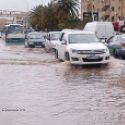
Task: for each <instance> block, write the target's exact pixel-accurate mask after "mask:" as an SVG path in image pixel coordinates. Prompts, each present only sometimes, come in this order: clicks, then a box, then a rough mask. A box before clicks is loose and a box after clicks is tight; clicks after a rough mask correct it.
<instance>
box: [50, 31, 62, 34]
mask: <svg viewBox="0 0 125 125" xmlns="http://www.w3.org/2000/svg"><path fill="white" fill-rule="evenodd" d="M48 33H50V34H51V33H61V32H60V31H50V32H48Z"/></svg>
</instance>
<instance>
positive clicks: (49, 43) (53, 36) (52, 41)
mask: <svg viewBox="0 0 125 125" xmlns="http://www.w3.org/2000/svg"><path fill="white" fill-rule="evenodd" d="M60 36H61V32H59V31H51V32H49V33H48V34H47V38H46V42H45V48H46V49H54V50H55V47H56V44H57V42H58V41H59V38H60Z"/></svg>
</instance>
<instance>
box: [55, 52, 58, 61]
mask: <svg viewBox="0 0 125 125" xmlns="http://www.w3.org/2000/svg"><path fill="white" fill-rule="evenodd" d="M55 58H56V59H58V50H56V51H55Z"/></svg>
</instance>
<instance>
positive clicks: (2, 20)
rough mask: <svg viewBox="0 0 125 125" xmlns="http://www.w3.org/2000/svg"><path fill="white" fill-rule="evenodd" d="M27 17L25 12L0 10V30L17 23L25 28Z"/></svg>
mask: <svg viewBox="0 0 125 125" xmlns="http://www.w3.org/2000/svg"><path fill="white" fill-rule="evenodd" d="M27 17H28V14H27V13H26V12H20V11H6V10H0V28H1V27H3V25H5V24H10V23H19V24H23V25H24V26H25V25H26V23H27Z"/></svg>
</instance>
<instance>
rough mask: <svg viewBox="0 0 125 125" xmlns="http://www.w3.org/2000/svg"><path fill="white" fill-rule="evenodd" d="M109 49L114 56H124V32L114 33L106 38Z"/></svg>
mask: <svg viewBox="0 0 125 125" xmlns="http://www.w3.org/2000/svg"><path fill="white" fill-rule="evenodd" d="M107 43H108V47H109V50H110V52H111V54H112V55H114V56H115V57H125V34H121V35H116V36H113V37H111V38H109V39H108V40H107Z"/></svg>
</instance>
